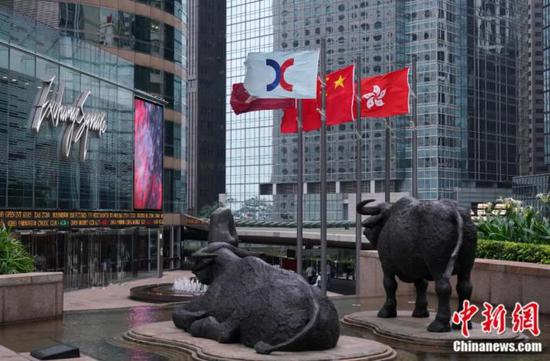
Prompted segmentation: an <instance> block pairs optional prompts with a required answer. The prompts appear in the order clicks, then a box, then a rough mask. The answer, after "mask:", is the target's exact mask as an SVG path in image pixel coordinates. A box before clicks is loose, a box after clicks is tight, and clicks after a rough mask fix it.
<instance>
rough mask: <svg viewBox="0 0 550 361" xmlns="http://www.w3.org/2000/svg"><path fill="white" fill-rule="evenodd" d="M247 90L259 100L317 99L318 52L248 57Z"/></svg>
mask: <svg viewBox="0 0 550 361" xmlns="http://www.w3.org/2000/svg"><path fill="white" fill-rule="evenodd" d="M245 65H246V77H245V79H244V87H245V88H246V90H247V91H248V93H249V94H250V95H252V96H255V97H256V98H297V99H315V98H317V67H318V65H319V50H307V51H275V52H273V53H249V54H248V57H247V58H246V62H245Z"/></svg>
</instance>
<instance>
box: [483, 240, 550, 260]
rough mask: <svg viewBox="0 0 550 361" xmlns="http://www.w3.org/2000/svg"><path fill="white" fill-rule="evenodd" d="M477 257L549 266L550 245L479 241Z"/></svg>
mask: <svg viewBox="0 0 550 361" xmlns="http://www.w3.org/2000/svg"><path fill="white" fill-rule="evenodd" d="M477 257H478V258H489V259H499V260H504V261H519V262H532V263H543V264H550V245H545V244H531V243H518V242H507V241H491V240H486V239H480V240H478V242H477Z"/></svg>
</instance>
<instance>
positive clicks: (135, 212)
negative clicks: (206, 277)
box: [0, 0, 188, 288]
mask: <svg viewBox="0 0 550 361" xmlns="http://www.w3.org/2000/svg"><path fill="white" fill-rule="evenodd" d="M99 3H100V2H98V1H87V0H81V1H49V0H39V1H30V0H17V1H15V0H2V1H1V2H0V10H1V15H2V16H1V19H0V20H1V21H2V29H4V30H6V31H3V32H2V34H1V35H0V50H1V51H2V56H0V59H1V60H0V61H2V64H1V67H0V68H1V69H0V70H1V71H2V78H1V79H2V80H1V81H2V82H3V84H2V86H1V87H0V88H1V89H2V94H0V97H1V98H2V99H3V101H2V102H1V106H2V107H4V108H5V109H4V110H3V111H1V112H0V113H1V115H0V116H3V117H4V121H3V122H2V124H3V125H2V127H3V128H4V131H3V132H2V137H0V149H2V151H1V153H2V157H3V159H4V160H3V161H2V160H0V168H4V169H5V171H2V172H0V173H2V174H3V175H4V176H3V179H0V193H1V194H2V196H0V208H2V213H1V214H2V215H3V217H4V218H3V221H5V222H6V223H7V224H8V225H10V226H12V229H13V230H14V232H15V234H16V235H17V236H18V237H19V238H21V240H22V241H23V242H24V243H25V244H26V245H27V246H28V247H29V248H30V250H31V252H32V253H33V255H35V256H36V257H37V259H38V260H40V262H39V266H38V269H39V270H63V271H64V272H65V274H66V281H67V282H66V285H65V286H66V287H68V288H78V287H87V286H93V285H98V284H104V283H105V282H107V283H108V282H111V280H120V279H123V278H126V277H129V276H130V277H131V276H135V275H136V274H137V272H138V271H144V270H145V271H150V270H151V269H154V268H155V267H156V256H157V255H159V254H161V253H162V252H161V251H162V250H160V249H159V248H158V245H159V243H157V239H160V238H161V237H160V236H159V234H163V235H164V244H163V245H162V244H161V246H163V247H164V255H165V257H167V258H168V257H169V258H170V259H169V260H167V261H166V262H165V265H164V267H165V268H172V267H174V268H175V267H178V264H179V255H180V253H181V252H180V251H181V249H182V247H181V236H180V235H181V229H182V225H183V215H182V213H183V210H184V208H185V199H186V193H185V189H186V177H187V169H186V167H187V163H186V162H185V159H184V157H185V155H186V154H185V153H184V152H183V151H182V150H183V149H184V148H185V147H186V143H185V141H186V137H185V133H184V131H185V130H186V129H187V115H186V114H187V99H186V93H187V91H186V81H187V80H186V76H187V70H186V68H187V56H186V43H187V36H188V35H187V26H186V23H187V2H186V1H183V2H182V1H181V0H166V1H157V0H147V1H145V0H143V1H122V0H121V1H112V2H101V5H100V4H99ZM52 78H53V79H54V80H53V83H52V84H51V89H50V90H51V92H50V93H48V94H49V95H48V96H50V97H51V96H53V95H52V94H56V93H57V94H61V93H62V94H63V97H62V99H61V104H62V105H63V106H70V105H71V104H74V102H75V101H76V99H77V98H78V97H79V96H80V95H81V94H83V96H84V99H85V105H84V106H83V112H84V113H87V112H92V113H93V112H95V113H93V114H96V115H97V114H104V118H102V119H105V121H106V123H105V124H106V125H105V127H104V128H103V127H101V129H102V130H101V131H97V129H96V130H94V131H93V130H92V129H88V132H87V133H86V134H87V138H86V137H85V136H83V137H82V138H80V141H77V140H75V141H74V142H72V143H77V144H72V143H69V148H68V149H69V151H70V152H69V153H67V154H68V155H67V154H65V153H60V151H59V149H63V144H65V143H63V139H65V138H62V136H63V135H64V134H67V133H66V132H67V124H65V123H67V119H64V121H60V122H59V123H55V122H54V121H53V120H52V121H44V122H43V124H42V125H41V126H40V129H39V130H38V129H35V133H36V134H35V133H33V132H32V131H31V129H29V127H28V126H27V123H28V121H29V117H30V116H31V110H33V107H32V104H33V101H35V99H37V98H36V97H37V92H41V91H43V89H45V86H46V85H44V83H43V81H46V80H50V79H52ZM62 84H63V85H64V87H62V86H61V85H62ZM88 92H89V93H88ZM86 94H88V95H87V97H86ZM145 104H146V105H145ZM162 107H163V108H164V109H163V111H162ZM98 116H99V115H98ZM144 119H145V120H146V121H145V120H144ZM144 122H145V123H144ZM50 123H51V124H50ZM138 124H139V126H138ZM143 124H149V125H150V126H147V127H146V126H145V125H143ZM62 128H63V129H65V130H63V129H62ZM143 131H147V132H149V133H148V134H149V135H147V136H145V138H138V135H142V134H143ZM163 138H164V139H163ZM84 140H86V143H84ZM142 140H143V141H142ZM163 140H164V141H163ZM15 144H17V146H16V145H15ZM79 144H80V149H78V148H79V147H78V145H79ZM83 150H87V157H83ZM79 157H80V158H79ZM143 159H150V160H151V162H150V163H147V164H148V166H149V165H150V166H151V167H143V168H141V167H139V165H140V164H143ZM142 169H143V170H145V171H146V172H145V173H144V174H137V172H138V171H140V170H142ZM8 172H9V176H8V175H7V173H8ZM138 176H139V177H138ZM0 178H2V177H0ZM136 179H143V180H144V182H143V184H141V183H137V182H136ZM23 209H24V210H25V212H22V210H23ZM161 232H162V233H161Z"/></svg>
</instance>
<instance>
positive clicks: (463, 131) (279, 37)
mask: <svg viewBox="0 0 550 361" xmlns="http://www.w3.org/2000/svg"><path fill="white" fill-rule="evenodd" d="M230 3H232V4H233V7H234V8H235V9H240V10H241V12H235V14H238V15H234V16H235V17H240V19H241V21H240V22H238V25H235V26H233V25H230V24H229V23H230V20H231V19H233V18H232V15H230V14H229V11H228V59H230V58H231V59H233V61H231V60H229V61H228V63H227V64H228V70H229V69H231V71H233V72H234V74H235V76H234V77H233V78H230V79H228V84H227V86H228V87H227V89H228V94H229V91H230V85H231V84H232V83H234V82H236V81H240V80H242V75H243V74H244V67H243V64H242V63H243V61H244V58H245V57H246V54H247V53H248V52H249V51H270V50H298V49H310V48H318V47H319V44H320V39H321V38H325V39H326V44H327V47H326V65H327V71H334V70H336V69H339V68H342V67H344V66H346V65H349V64H352V63H353V62H354V60H355V59H356V58H357V57H358V56H360V57H361V60H362V68H361V69H358V70H359V71H360V72H361V76H362V77H367V76H372V75H376V74H380V73H384V72H388V71H391V70H396V69H399V68H402V67H404V66H410V64H411V54H415V55H416V56H417V69H418V71H417V79H418V118H417V121H418V167H419V168H418V178H419V183H418V185H419V197H420V198H422V199H439V198H453V199H459V200H460V201H461V203H463V204H464V205H469V203H470V202H475V201H477V200H478V199H479V198H483V197H486V198H487V199H486V200H491V197H493V196H494V194H496V193H498V189H499V188H500V187H510V186H511V178H512V176H513V175H515V174H516V172H517V142H516V132H517V128H516V127H517V125H516V124H517V119H518V106H517V99H518V94H517V85H518V81H519V79H518V76H517V74H518V71H519V69H518V46H519V39H520V34H521V31H522V28H521V26H520V25H521V21H522V19H521V16H522V15H521V14H523V12H522V11H519V10H520V8H521V7H522V6H523V5H522V2H516V1H507V0H501V1H483V0H476V1H446V2H434V1H429V0H413V1H406V2H403V1H392V0H390V1H383V2H382V1H358V0H341V1H310V0H280V1H273V3H272V4H271V5H272V6H271V7H269V4H267V2H253V1H250V2H246V1H244V2H243V1H235V2H230ZM245 3H246V4H245ZM260 4H261V5H260ZM253 6H260V7H262V9H263V13H264V14H266V15H265V16H268V15H267V14H268V13H269V12H270V11H271V12H272V14H271V18H272V23H271V27H266V28H264V29H263V30H264V31H262V32H261V33H259V34H258V35H257V38H258V39H261V41H262V43H263V44H266V45H267V44H269V45H268V46H265V47H263V48H261V49H260V48H258V47H254V46H250V45H249V44H252V42H251V41H250V39H247V38H248V37H254V36H255V34H254V32H251V31H249V30H248V29H250V28H251V24H252V23H253V20H250V19H253V18H254V16H255V15H254V14H258V13H255V12H253V11H254V8H253ZM242 11H244V12H245V13H244V14H243V13H242ZM235 20H236V18H235V19H234V20H233V21H234V22H235ZM249 21H252V23H250V24H249ZM265 22H266V24H268V26H269V21H268V20H265ZM252 29H253V28H252ZM271 32H272V34H271ZM271 39H272V41H273V44H272V45H271V44H270V40H271ZM232 44H239V46H238V47H235V46H234V45H232ZM236 54H239V55H238V57H237V55H236ZM227 111H228V113H227V114H228V116H227V122H228V123H227V126H228V133H227V134H228V145H227V148H228V154H227V155H228V158H227V159H228V170H230V172H231V174H232V175H231V176H230V177H228V178H227V188H228V197H229V198H230V201H233V202H237V204H236V206H233V208H234V209H236V210H238V209H239V207H240V206H241V205H242V202H244V201H245V200H246V199H255V198H258V197H259V199H265V200H266V201H268V200H273V202H272V203H271V204H268V205H266V203H265V202H264V203H261V204H262V209H263V210H264V212H268V213H270V216H271V218H273V219H292V218H293V217H294V213H295V189H296V188H295V187H296V186H295V184H296V174H297V147H296V137H295V136H289V135H284V134H280V132H279V130H278V126H279V121H280V117H281V114H280V112H272V114H271V112H258V113H250V114H247V115H244V116H238V117H237V116H235V115H233V114H232V113H231V111H230V108H228V110H227ZM252 119H258V120H259V119H261V120H262V123H261V124H262V126H256V125H255V123H254V121H252ZM240 122H243V127H242V128H239V129H235V130H233V129H230V127H235V126H236V124H240ZM384 126H385V125H384V119H374V118H371V119H361V123H360V128H361V137H362V140H363V143H362V144H363V147H364V148H363V149H362V154H363V159H362V161H363V174H362V180H363V182H364V184H363V192H365V193H380V192H383V191H384V181H383V180H384V173H385V169H384V157H385V155H384V149H385V140H384ZM266 127H267V128H269V134H270V135H271V138H268V137H266V136H265V135H263V133H267V131H266V130H265V128H266ZM391 128H392V152H391V154H392V159H391V191H392V192H401V194H404V193H407V192H410V187H411V118H410V117H408V116H405V117H395V118H392V119H391ZM260 131H261V132H263V133H262V135H260V133H258V132H260ZM354 132H355V130H354V125H353V124H352V123H348V124H345V125H340V126H338V127H328V132H327V135H328V139H327V143H328V152H327V157H328V159H327V161H328V166H327V172H328V174H327V179H328V190H329V195H328V197H329V216H328V217H329V220H330V219H333V220H337V219H348V218H352V217H353V209H354V207H353V206H349V204H353V203H355V196H354V192H355V158H354V157H355V135H354ZM233 136H234V137H236V138H235V140H236V142H239V141H242V140H243V139H244V140H245V143H244V144H242V145H243V147H242V148H240V150H239V152H235V149H234V147H235V146H236V143H232V142H231V141H230V138H231V137H233ZM319 136H320V134H319V132H311V133H307V134H306V136H305V141H304V155H305V168H304V169H305V182H306V186H305V189H306V195H305V218H306V219H318V217H319V212H318V197H319V144H320V142H319ZM268 140H270V141H271V152H272V153H271V157H269V156H268V154H269V152H270V151H267V150H265V151H263V152H262V156H263V158H262V157H258V156H257V155H255V153H256V152H260V151H261V148H262V147H261V146H259V144H257V143H260V142H261V144H263V147H266V142H267V141H268ZM260 159H263V161H262V162H261V166H260V164H255V163H256V162H257V163H260ZM268 161H270V162H271V163H270V164H267V163H266V162H268ZM256 172H257V173H258V174H261V175H262V177H261V178H260V177H259V178H253V177H250V176H249V175H251V174H255V173H256ZM257 180H259V184H258V183H256V181H257ZM239 182H240V184H241V185H242V186H243V188H241V189H246V192H238V191H236V190H237V189H239V186H237V184H238V183H239ZM463 189H467V190H468V191H467V192H462V190H463ZM488 189H491V191H490V192H489V191H488ZM466 193H467V194H468V195H469V196H468V197H464V196H463V194H466ZM461 195H462V196H461ZM252 203H254V204H255V205H256V207H259V205H258V204H257V203H258V202H252ZM247 206H249V205H247ZM246 208H248V207H246ZM247 216H249V217H254V216H256V214H254V212H251V213H250V214H248V215H247ZM263 216H265V215H263Z"/></svg>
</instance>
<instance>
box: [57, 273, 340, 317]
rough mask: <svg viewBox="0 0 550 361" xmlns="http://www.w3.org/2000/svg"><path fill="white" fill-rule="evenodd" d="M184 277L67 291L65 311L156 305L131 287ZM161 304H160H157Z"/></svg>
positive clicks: (148, 279) (331, 293) (169, 274)
mask: <svg viewBox="0 0 550 361" xmlns="http://www.w3.org/2000/svg"><path fill="white" fill-rule="evenodd" d="M182 277H187V278H190V277H193V274H192V273H191V271H169V272H164V275H163V277H162V278H160V279H159V278H156V277H151V278H142V279H139V280H134V281H129V282H124V283H120V284H111V285H109V286H107V287H93V288H86V289H82V290H76V291H67V292H65V294H64V297H63V311H64V312H71V311H86V310H103V309H112V308H127V307H136V306H155V304H152V303H147V302H141V301H134V300H132V299H130V297H129V296H130V288H132V287H136V286H144V285H154V284H159V283H173V282H174V280H176V279H178V278H182ZM327 294H328V296H329V297H334V296H340V295H339V294H338V293H333V292H328V293H327ZM156 305H159V304H156ZM161 305H162V304H161Z"/></svg>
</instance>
